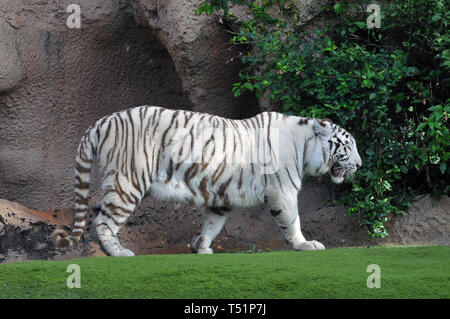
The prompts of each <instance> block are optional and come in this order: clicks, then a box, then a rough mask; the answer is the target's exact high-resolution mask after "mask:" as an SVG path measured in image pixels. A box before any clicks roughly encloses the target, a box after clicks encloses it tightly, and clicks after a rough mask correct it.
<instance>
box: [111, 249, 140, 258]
mask: <svg viewBox="0 0 450 319" xmlns="http://www.w3.org/2000/svg"><path fill="white" fill-rule="evenodd" d="M108 255H110V256H113V257H131V256H134V253H133V252H132V251H131V250H129V249H126V248H123V249H120V250H119V249H117V250H116V249H115V250H114V251H111V252H108Z"/></svg>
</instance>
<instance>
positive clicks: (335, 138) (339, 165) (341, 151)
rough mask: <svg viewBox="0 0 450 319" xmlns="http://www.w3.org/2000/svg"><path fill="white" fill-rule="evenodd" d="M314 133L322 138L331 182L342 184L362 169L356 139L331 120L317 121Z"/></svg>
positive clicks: (324, 156)
mask: <svg viewBox="0 0 450 319" xmlns="http://www.w3.org/2000/svg"><path fill="white" fill-rule="evenodd" d="M314 131H315V134H316V135H317V136H319V137H320V140H321V145H322V152H323V158H324V160H325V163H326V166H327V168H328V169H329V172H330V176H331V181H332V182H333V183H335V184H340V183H342V182H344V181H345V180H347V178H348V177H349V176H350V175H352V174H354V173H355V172H356V170H357V169H358V168H360V167H361V165H362V162H361V157H360V156H359V153H358V149H357V147H356V141H355V138H354V137H353V136H352V135H351V134H350V133H349V132H347V131H346V130H345V129H343V128H342V127H339V126H338V125H336V124H334V123H332V122H331V121H330V120H315V121H314Z"/></svg>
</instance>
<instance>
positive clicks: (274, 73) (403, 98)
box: [198, 0, 450, 237]
mask: <svg viewBox="0 0 450 319" xmlns="http://www.w3.org/2000/svg"><path fill="white" fill-rule="evenodd" d="M231 2H232V3H233V4H243V3H246V4H248V6H249V13H250V14H251V17H252V18H251V19H250V20H249V21H246V22H241V21H238V20H237V19H236V18H235V17H234V16H233V15H232V14H231V12H230V11H228V2H227V1H219V0H209V1H204V2H203V3H202V4H201V6H200V9H199V10H198V13H199V14H200V13H202V12H206V13H208V14H209V13H212V12H213V11H214V10H218V9H221V8H222V9H224V18H225V19H226V21H227V22H228V23H231V24H234V26H235V27H236V26H237V27H238V31H237V32H234V33H233V37H232V42H233V43H235V44H236V43H238V44H245V45H248V44H251V45H252V46H253V48H254V49H253V50H252V51H250V52H248V53H247V54H245V55H244V56H243V57H242V62H243V64H244V66H243V70H242V72H241V73H240V82H238V83H235V84H234V87H233V92H234V95H235V96H239V95H240V94H241V93H242V92H243V91H244V90H248V91H252V92H254V93H255V95H256V96H257V97H258V98H261V97H262V96H263V95H264V94H265V95H266V96H267V97H269V98H270V100H271V103H272V105H273V106H275V107H277V108H278V109H279V110H280V111H281V112H283V113H286V114H291V115H301V116H310V117H317V118H330V119H332V120H333V121H334V122H335V123H337V124H339V125H342V126H343V127H345V128H346V129H348V130H349V131H350V132H352V133H353V135H354V136H355V139H356V141H357V143H358V148H359V150H360V155H361V158H362V162H363V167H362V168H361V169H360V170H358V172H357V174H356V176H355V178H354V180H353V181H352V183H351V184H350V185H348V186H344V187H341V188H340V193H339V194H338V196H337V200H336V203H338V204H341V205H345V206H346V207H347V209H348V212H349V214H351V215H353V216H356V217H358V218H360V220H361V224H362V225H363V226H364V227H366V228H367V229H368V231H369V234H370V236H372V237H384V236H386V235H387V232H386V229H385V227H384V223H385V222H386V221H387V217H388V215H389V214H392V213H395V214H403V213H405V212H406V210H407V208H408V207H409V205H410V204H411V201H412V200H413V199H414V198H416V196H417V195H420V194H426V193H431V194H433V195H435V196H439V195H442V194H449V193H450V187H449V185H448V180H449V177H450V176H449V175H450V168H449V167H448V165H447V164H448V161H449V153H450V151H449V146H450V137H449V129H448V114H449V113H450V99H449V98H448V88H449V77H448V73H449V70H450V63H449V57H450V40H449V36H450V32H449V31H447V30H448V27H447V25H448V23H449V22H450V13H449V12H447V10H446V6H445V4H444V1H438V0H432V1H422V0H414V1H398V2H397V1H392V2H388V3H384V4H383V5H382V6H381V28H380V29H376V28H375V29H369V28H368V27H367V25H366V19H367V17H368V16H369V14H370V13H367V12H366V5H367V4H369V3H370V1H366V0H363V1H359V2H358V4H354V3H349V2H348V1H335V2H334V4H333V5H331V6H330V5H327V7H324V8H323V9H322V12H321V15H323V17H325V18H326V19H327V21H328V23H329V25H330V28H329V29H324V30H318V31H316V33H315V34H314V35H313V36H312V39H309V40H305V39H307V38H311V35H310V34H308V33H307V32H306V31H304V30H303V28H302V27H301V26H300V25H299V23H298V20H297V17H298V15H297V12H295V10H294V9H292V8H293V7H292V6H290V1H262V2H259V3H257V2H255V1H245V2H244V1H242V0H234V1H231ZM275 5H276V6H278V8H279V9H281V11H280V12H282V13H283V14H282V18H281V19H279V18H275V17H273V16H271V15H270V14H269V12H271V11H270V9H271V7H273V6H275Z"/></svg>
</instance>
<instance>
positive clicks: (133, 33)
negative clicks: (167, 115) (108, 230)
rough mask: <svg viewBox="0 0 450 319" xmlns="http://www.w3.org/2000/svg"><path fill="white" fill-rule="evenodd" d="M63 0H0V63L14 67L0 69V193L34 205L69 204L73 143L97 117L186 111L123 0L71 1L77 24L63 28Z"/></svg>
mask: <svg viewBox="0 0 450 319" xmlns="http://www.w3.org/2000/svg"><path fill="white" fill-rule="evenodd" d="M72 2H73V1H39V2H36V1H31V0H30V1H25V0H23V1H17V0H3V1H1V2H0V16H1V15H3V18H2V19H1V20H0V28H2V29H1V31H0V34H1V35H2V37H3V38H5V34H6V33H4V31H5V30H6V31H7V33H8V34H13V35H11V36H9V39H10V40H9V42H8V43H9V44H8V45H7V48H5V49H4V47H5V45H1V46H0V54H2V55H5V56H6V57H7V59H6V60H5V59H3V56H2V58H0V61H2V62H0V63H8V65H13V66H14V65H16V68H15V69H14V68H13V67H11V68H10V69H11V70H10V71H8V70H9V69H3V68H2V69H1V71H0V72H2V73H7V74H8V78H10V80H9V81H8V82H1V83H2V84H1V85H0V91H2V89H3V91H4V92H3V93H0V197H3V198H7V199H9V200H13V201H18V202H20V203H22V204H25V205H27V206H29V207H32V208H35V209H54V208H62V207H70V206H71V205H72V191H73V187H72V185H73V165H74V156H75V151H76V147H77V144H78V142H79V139H80V137H81V135H82V134H83V132H84V131H85V130H86V128H87V127H88V126H89V125H91V124H93V123H94V122H95V121H96V120H97V119H99V118H101V117H102V116H104V115H107V114H110V113H113V112H115V111H118V110H123V109H127V108H129V107H133V106H138V105H144V104H151V105H164V106H167V107H170V108H180V109H192V104H191V102H190V101H189V99H188V98H187V96H186V94H185V93H184V91H183V89H182V85H181V80H180V77H179V76H178V74H177V72H176V70H175V67H174V64H173V62H172V60H171V58H170V56H169V54H168V52H167V50H166V49H165V48H164V46H163V45H162V44H161V42H160V41H159V40H158V39H157V38H156V37H155V36H154V35H153V34H152V32H151V30H149V29H148V28H143V27H140V26H139V25H137V24H136V23H135V20H134V15H133V12H132V10H131V7H130V6H129V3H128V2H127V1H115V0H95V1H92V0H82V1H78V3H79V4H80V6H81V13H82V16H81V29H69V28H68V27H67V26H66V19H67V17H68V16H69V14H68V13H66V8H67V5H68V4H69V3H72ZM1 21H3V22H1ZM0 43H2V42H0ZM4 50H8V52H6V53H5V51H4ZM15 54H16V56H15ZM15 61H23V65H22V66H21V65H20V64H15ZM22 69H24V70H23V71H21V70H22ZM6 71H7V72H6ZM2 73H0V77H2V76H3V74H2ZM22 73H23V75H22V76H21V74H22ZM20 78H22V79H21V80H20V81H19V82H18V80H19V79H20ZM4 83H6V84H7V85H6V84H4ZM14 83H15V84H14ZM14 85H15V86H14ZM5 86H6V87H5ZM12 86H14V88H12ZM6 89H8V90H7V91H6Z"/></svg>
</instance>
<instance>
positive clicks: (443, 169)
mask: <svg viewBox="0 0 450 319" xmlns="http://www.w3.org/2000/svg"><path fill="white" fill-rule="evenodd" d="M439 168H440V170H441V173H442V174H444V173H445V170H446V169H447V163H446V162H444V161H442V162H441V165H439Z"/></svg>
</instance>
